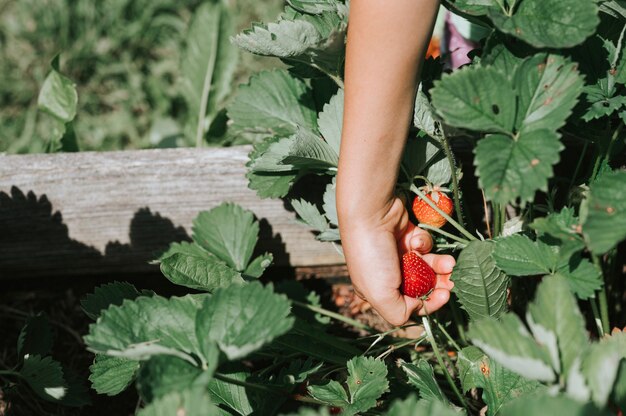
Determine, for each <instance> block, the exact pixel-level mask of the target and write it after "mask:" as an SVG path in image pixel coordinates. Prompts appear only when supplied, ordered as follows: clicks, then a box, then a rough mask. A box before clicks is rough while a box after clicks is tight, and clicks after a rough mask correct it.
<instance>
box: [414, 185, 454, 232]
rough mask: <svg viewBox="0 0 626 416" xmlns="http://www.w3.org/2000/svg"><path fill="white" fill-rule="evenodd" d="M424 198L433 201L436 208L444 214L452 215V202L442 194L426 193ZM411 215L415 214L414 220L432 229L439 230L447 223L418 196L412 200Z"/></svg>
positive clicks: (436, 192)
mask: <svg viewBox="0 0 626 416" xmlns="http://www.w3.org/2000/svg"><path fill="white" fill-rule="evenodd" d="M426 197H427V198H428V199H430V200H431V201H433V202H434V203H435V205H437V207H438V208H439V209H441V210H442V211H443V212H445V213H446V214H448V215H450V214H452V211H453V209H454V205H453V203H452V200H451V199H450V198H448V196H447V195H446V194H444V193H443V192H439V191H432V192H428V193H426ZM413 213H414V214H415V218H417V220H418V221H419V222H420V223H422V224H426V225H430V226H432V227H437V228H440V227H443V225H444V224H445V223H446V222H447V220H446V219H445V218H444V217H442V216H441V214H439V213H438V212H437V211H435V210H434V209H432V208H431V206H430V205H428V203H427V202H425V201H424V200H422V198H420V197H419V196H416V197H415V199H414V200H413Z"/></svg>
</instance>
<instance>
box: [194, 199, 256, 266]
mask: <svg viewBox="0 0 626 416" xmlns="http://www.w3.org/2000/svg"><path fill="white" fill-rule="evenodd" d="M192 230H193V239H194V241H195V242H196V243H198V244H199V245H200V246H202V248H204V249H205V250H207V251H209V252H210V253H211V254H213V255H215V256H217V257H218V258H219V259H221V260H223V261H225V262H226V264H228V265H229V266H230V267H232V268H234V269H235V270H237V271H240V272H241V271H243V270H245V268H246V266H247V265H248V263H249V262H250V258H251V257H252V252H253V251H254V246H255V245H256V242H257V240H258V238H259V223H258V221H255V219H254V214H252V212H250V211H248V210H245V209H243V208H242V207H240V206H239V205H236V204H232V203H223V204H221V205H219V206H217V207H215V208H213V209H211V210H210V211H203V212H201V213H200V214H198V216H197V217H196V218H195V219H194V220H193V227H192Z"/></svg>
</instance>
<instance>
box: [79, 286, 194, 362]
mask: <svg viewBox="0 0 626 416" xmlns="http://www.w3.org/2000/svg"><path fill="white" fill-rule="evenodd" d="M204 297H206V296H204V295H203V296H198V295H195V296H194V295H187V296H184V297H172V298H170V299H166V298H163V297H161V296H153V297H139V298H137V299H135V300H132V301H131V300H128V299H127V300H125V301H124V303H122V305H121V306H111V307H110V308H109V309H107V310H106V311H104V312H103V313H102V315H101V316H100V318H98V321H97V322H96V323H95V324H91V325H90V326H89V334H88V335H86V336H85V337H84V340H85V343H86V344H87V347H88V349H89V350H90V351H93V352H97V353H102V354H107V355H111V356H117V357H125V358H130V359H133V360H146V359H148V358H150V357H151V356H153V355H159V354H169V355H174V356H177V357H180V358H182V359H185V360H188V361H190V362H194V363H195V361H194V360H192V359H191V357H190V355H191V354H195V355H197V356H198V357H202V353H201V352H200V347H199V345H198V341H197V339H196V336H195V319H196V312H197V311H198V309H199V308H200V306H201V304H202V303H201V302H202V300H203V299H204Z"/></svg>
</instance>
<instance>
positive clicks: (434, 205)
mask: <svg viewBox="0 0 626 416" xmlns="http://www.w3.org/2000/svg"><path fill="white" fill-rule="evenodd" d="M411 191H413V192H414V193H415V194H416V195H417V196H419V197H420V198H421V199H422V200H423V201H424V202H426V203H427V204H428V205H429V206H430V207H431V208H432V209H434V210H435V211H437V213H438V214H439V215H441V216H442V217H444V218H445V219H446V220H448V222H449V223H450V224H452V226H453V227H454V228H456V229H457V230H458V231H459V232H460V233H461V234H463V235H464V236H466V237H467V238H469V239H470V240H478V239H477V238H476V237H474V236H473V235H472V234H471V233H470V232H469V231H467V230H466V229H465V228H463V227H462V226H461V224H459V223H458V222H456V221H455V220H453V219H452V217H450V216H449V215H448V214H446V213H445V212H443V211H442V210H441V209H440V208H439V207H438V206H437V205H436V204H435V203H434V202H433V201H431V200H430V198H428V197H427V196H426V195H424V193H423V192H422V191H420V190H419V189H418V188H417V186H415V185H414V184H412V185H411Z"/></svg>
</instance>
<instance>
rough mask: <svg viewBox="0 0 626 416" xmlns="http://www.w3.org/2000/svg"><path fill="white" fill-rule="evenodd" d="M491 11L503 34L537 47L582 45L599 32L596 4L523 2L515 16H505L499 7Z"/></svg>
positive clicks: (546, 0) (563, 0)
mask: <svg viewBox="0 0 626 416" xmlns="http://www.w3.org/2000/svg"><path fill="white" fill-rule="evenodd" d="M508 7H510V8H513V6H508ZM488 12H489V13H488V14H489V17H490V18H491V21H492V22H493V24H494V25H495V26H496V27H497V28H498V29H499V30H500V31H502V32H504V33H508V34H510V35H512V36H515V37H517V38H519V39H522V40H523V41H525V42H527V43H529V44H531V45H532V46H534V47H536V48H545V47H548V48H569V47H572V46H575V45H578V44H579V43H582V42H583V41H584V40H585V39H586V38H587V37H589V36H591V35H592V34H593V33H594V32H595V30H596V26H598V23H599V22H600V19H599V18H598V6H597V5H596V2H594V1H583V2H581V1H579V0H542V1H534V0H523V1H520V2H519V6H516V7H515V10H514V12H512V13H511V12H508V13H505V12H504V11H503V10H502V9H499V8H490V9H489V11H488ZM554 16H558V19H554V18H553V17H554Z"/></svg>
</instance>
